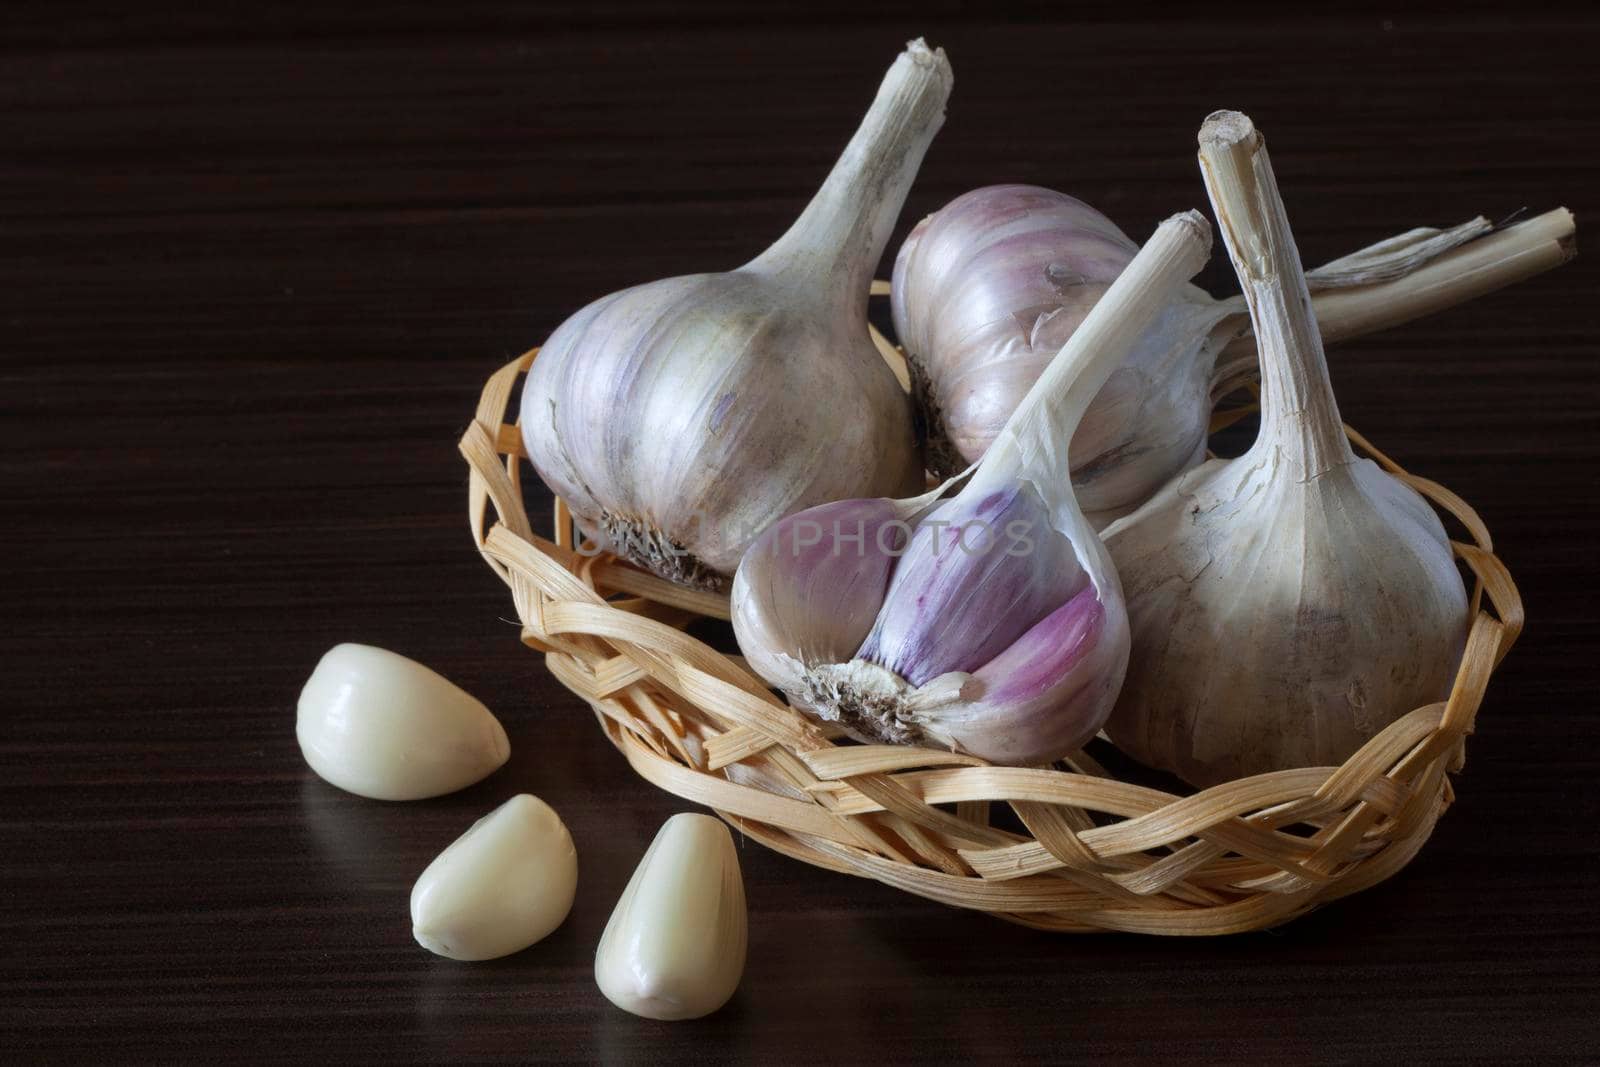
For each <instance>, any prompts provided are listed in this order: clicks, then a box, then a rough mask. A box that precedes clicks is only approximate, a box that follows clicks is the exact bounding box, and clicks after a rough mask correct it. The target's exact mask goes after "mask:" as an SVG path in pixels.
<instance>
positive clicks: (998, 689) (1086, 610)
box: [975, 586, 1106, 704]
mask: <svg viewBox="0 0 1600 1067" xmlns="http://www.w3.org/2000/svg"><path fill="white" fill-rule="evenodd" d="M1105 622H1106V611H1105V607H1104V606H1103V605H1102V604H1101V603H1100V598H1099V596H1097V595H1096V593H1095V590H1094V588H1093V587H1092V586H1085V587H1084V588H1083V589H1081V590H1079V591H1078V594H1077V595H1076V596H1074V597H1073V598H1072V599H1070V600H1068V601H1067V602H1066V603H1065V604H1063V605H1061V606H1060V607H1059V608H1057V609H1056V610H1055V611H1052V612H1051V613H1050V614H1049V615H1046V616H1045V617H1044V618H1043V619H1041V620H1039V622H1037V623H1035V624H1034V625H1033V626H1032V627H1030V628H1029V630H1028V632H1027V633H1025V634H1023V635H1022V636H1021V637H1019V638H1017V640H1016V641H1014V642H1012V644H1011V646H1010V647H1009V648H1007V649H1006V650H1005V651H1004V652H1002V653H1000V655H998V656H996V657H995V658H994V659H992V660H990V661H989V662H988V663H986V664H984V665H983V666H982V667H980V668H979V669H978V670H977V671H976V672H975V673H976V675H977V678H978V680H979V681H980V682H982V683H983V695H984V698H985V699H986V700H988V701H990V702H992V703H996V704H1013V703H1019V702H1022V701H1031V700H1037V699H1039V698H1040V697H1042V696H1045V695H1046V694H1047V693H1049V692H1050V690H1052V689H1053V688H1056V687H1058V686H1059V685H1060V684H1061V682H1062V681H1063V680H1064V679H1066V678H1068V677H1069V676H1070V675H1071V673H1072V671H1073V669H1074V668H1076V667H1077V666H1078V665H1079V664H1081V663H1083V662H1084V660H1085V659H1087V658H1088V657H1089V656H1090V655H1091V654H1092V653H1093V651H1094V649H1095V645H1096V643H1097V642H1098V641H1099V639H1100V635H1101V633H1102V632H1103V631H1104V629H1105ZM1081 681H1082V680H1081V679H1080V682H1081Z"/></svg>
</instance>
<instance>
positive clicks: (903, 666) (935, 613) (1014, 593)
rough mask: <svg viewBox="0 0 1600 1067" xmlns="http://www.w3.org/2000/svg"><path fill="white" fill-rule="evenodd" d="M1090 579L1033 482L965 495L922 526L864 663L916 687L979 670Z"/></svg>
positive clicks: (861, 653) (897, 573)
mask: <svg viewBox="0 0 1600 1067" xmlns="http://www.w3.org/2000/svg"><path fill="white" fill-rule="evenodd" d="M1087 583H1088V577H1087V575H1085V574H1084V573H1083V570H1082V568H1081V567H1080V565H1079V563H1078V559H1077V554H1076V553H1075V551H1074V550H1073V546H1072V543H1071V542H1070V541H1069V540H1068V539H1067V538H1066V537H1065V536H1063V535H1062V534H1061V533H1060V532H1059V531H1057V530H1056V529H1055V528H1054V527H1053V526H1052V525H1051V522H1050V512H1049V509H1048V508H1046V506H1045V504H1044V502H1043V501H1042V500H1041V499H1040V497H1039V494H1038V492H1037V491H1036V490H1035V489H1034V488H1033V486H1032V484H1031V483H1027V482H1024V483H1020V484H1018V485H1015V486H1011V487H1008V488H1006V489H1004V490H1000V491H995V492H990V493H987V494H985V495H982V496H981V497H980V496H979V495H978V494H976V493H963V494H962V495H960V496H957V497H956V498H955V499H953V500H948V501H946V502H944V503H943V504H941V505H939V507H937V508H936V509H935V510H934V511H933V512H932V513H930V514H929V515H928V516H927V517H926V518H924V519H923V520H922V521H921V522H920V523H919V524H918V526H917V529H916V532H915V533H914V534H913V535H912V538H911V543H910V545H909V546H908V547H907V549H906V551H905V554H904V556H902V557H901V558H900V559H899V560H898V562H897V563H896V565H895V568H894V575H893V577H892V578H891V579H890V582H889V591H888V594H887V595H886V596H885V597H884V600H883V606H882V608H881V609H879V611H878V616H877V620H876V622H875V623H874V624H873V627H872V632H871V633H870V634H868V636H867V638H866V640H865V641H863V642H862V644H861V647H860V649H859V650H858V651H857V653H856V658H858V659H862V660H866V661H868V662H872V663H877V664H879V665H881V666H883V667H887V668H888V669H889V670H891V671H894V672H895V673H896V674H898V675H900V677H902V678H904V679H905V680H906V681H908V682H910V683H911V684H912V685H915V686H920V685H923V684H925V683H926V682H928V681H929V680H931V679H933V678H936V677H938V676H939V675H941V674H947V673H949V672H951V671H966V672H969V673H970V672H973V671H976V670H978V669H979V668H980V667H982V666H983V665H984V664H986V663H988V662H989V661H990V660H992V659H994V658H995V657H996V656H998V655H1000V654H1001V653H1002V652H1004V651H1005V649H1006V648H1007V647H1009V646H1010V645H1011V644H1012V643H1013V642H1014V641H1016V640H1017V638H1019V637H1020V636H1022V635H1023V634H1024V633H1026V632H1027V631H1028V629H1029V628H1030V627H1032V626H1033V625H1035V624H1036V623H1038V622H1039V621H1040V620H1042V619H1044V618H1046V617H1047V616H1049V615H1050V614H1051V612H1053V611H1055V610H1056V609H1057V608H1058V607H1060V606H1061V605H1062V604H1063V603H1065V602H1067V601H1068V600H1069V599H1070V598H1071V597H1072V596H1073V595H1074V594H1075V593H1077V592H1078V591H1079V590H1080V589H1082V588H1083V587H1084V586H1085V585H1086V584H1087Z"/></svg>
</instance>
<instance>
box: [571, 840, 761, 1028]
mask: <svg viewBox="0 0 1600 1067" xmlns="http://www.w3.org/2000/svg"><path fill="white" fill-rule="evenodd" d="M747 938H748V931H747V926H746V916H745V903H744V883H743V881H742V880H741V878H740V875H739V856H738V852H737V851H736V850H735V849H734V845H733V836H732V835H731V834H729V833H728V828H727V827H726V826H724V825H723V824H722V822H721V821H719V820H717V819H714V818H712V817H711V816H709V815H692V814H684V815H674V816H673V817H672V818H670V819H668V820H667V821H666V823H665V824H663V825H662V827H661V830H660V832H659V833H657V834H656V839H655V840H654V841H653V842H651V844H650V848H649V851H647V852H646V853H645V854H644V859H642V860H640V861H639V868H638V870H636V871H634V872H633V879H632V880H631V881H629V882H628V888H626V889H624V890H623V891H622V899H621V900H619V901H617V907H616V910H615V911H613V912H612V913H611V921H610V922H608V923H607V924H606V929H605V933H604V934H602V935H601V936H600V947H599V948H598V949H596V950H595V954H594V980H595V982H596V983H597V984H598V985H599V986H600V992H602V993H604V994H605V995H606V999H607V1000H609V1001H611V1003H613V1004H615V1005H616V1006H617V1007H619V1008H621V1009H623V1010H624V1011H628V1012H632V1013H633V1014H634V1015H639V1016H643V1017H644V1018H646V1019H667V1020H672V1019H698V1018H700V1017H701V1016H702V1015H710V1014H711V1013H712V1012H714V1011H716V1010H717V1009H718V1008H720V1007H722V1006H723V1005H724V1004H726V1003H727V1002H728V998H729V997H731V996H733V991H734V990H735V989H737V988H738V985H739V979H740V978H741V977H742V976H743V974H744V958H745V945H746V941H747Z"/></svg>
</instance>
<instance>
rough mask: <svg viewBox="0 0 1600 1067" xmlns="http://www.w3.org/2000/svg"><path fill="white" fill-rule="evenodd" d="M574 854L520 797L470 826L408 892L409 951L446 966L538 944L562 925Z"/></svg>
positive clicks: (534, 803)
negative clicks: (413, 946) (446, 961)
mask: <svg viewBox="0 0 1600 1067" xmlns="http://www.w3.org/2000/svg"><path fill="white" fill-rule="evenodd" d="M577 888H578V853H577V851H576V850H575V849H574V848H573V847H572V835H571V834H569V833H568V832H567V827H566V824H565V823H563V822H562V821H561V816H559V815H557V814H556V813H555V811H554V809H552V808H551V807H550V805H548V804H546V803H545V802H544V801H542V800H540V799H539V798H538V797H535V796H530V795H529V794H527V793H521V794H519V795H517V796H514V797H512V798H511V799H510V800H508V801H506V802H505V803H504V804H502V805H500V806H499V807H498V808H496V809H494V810H493V811H491V812H490V813H489V814H487V815H485V816H484V817H483V818H481V819H479V820H478V821H477V822H475V823H473V824H472V826H471V828H470V829H468V830H467V832H466V833H464V834H462V835H461V836H460V837H458V838H456V839H455V841H453V842H451V844H450V846H449V847H448V848H446V849H445V850H444V851H443V852H441V853H439V855H438V856H437V857H436V858H435V859H434V861H433V862H432V863H430V864H428V869H427V870H425V871H423V872H422V877H420V878H418V879H417V884H416V885H415V886H414V887H413V888H412V890H411V931H412V935H413V936H414V937H416V939H417V944H419V945H421V946H422V947H423V948H425V949H427V950H428V951H429V952H432V953H435V954H436V955H440V956H448V957H449V958H450V959H453V960H492V959H496V958H498V957H500V956H509V955H510V954H511V953H513V952H521V951H522V950H523V949H525V948H527V947H528V946H529V945H531V944H533V943H534V942H536V941H540V940H543V939H544V937H545V936H546V935H548V934H549V933H550V932H551V931H552V930H554V929H555V928H556V927H558V926H560V925H561V923H562V921H563V920H565V919H566V917H567V913H568V912H569V911H571V910H572V898H573V895H574V894H575V893H576V892H577Z"/></svg>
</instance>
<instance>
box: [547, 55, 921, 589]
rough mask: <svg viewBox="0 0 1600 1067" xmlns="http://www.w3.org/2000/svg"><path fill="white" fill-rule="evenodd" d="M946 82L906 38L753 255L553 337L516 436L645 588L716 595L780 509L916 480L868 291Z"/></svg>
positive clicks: (649, 292) (641, 291) (907, 423)
mask: <svg viewBox="0 0 1600 1067" xmlns="http://www.w3.org/2000/svg"><path fill="white" fill-rule="evenodd" d="M950 86H951V73H950V65H949V63H948V62H947V61H946V60H945V57H944V52H943V51H939V50H930V49H929V48H928V47H927V46H926V45H925V44H923V42H922V41H921V40H917V41H913V42H911V44H910V45H909V46H908V47H907V49H906V51H905V52H904V53H902V54H901V55H900V57H899V58H898V59H897V60H896V61H895V63H894V65H893V66H892V67H890V69H889V73H888V75H887V76H886V77H885V78H884V80H883V84H882V86H881V87H880V88H879V90H878V95H877V98H876V99H875V100H874V102H873V104H872V107H871V109H870V110H869V111H868V112H867V115H866V118H865V119H864V121H863V122H862V124H861V127H860V128H859V129H858V130H857V131H856V134H855V136H854V137H853V138H852V139H851V141H850V143H849V144H848V145H847V146H846V147H845V150H844V153H843V155H841V156H840V158H839V161H838V163H837V164H836V165H835V166H834V168H833V171H832V172H831V173H830V174H829V175H828V177H827V180H826V181H825V182H824V183H823V185H822V187H821V189H820V190H819V191H818V192H817V194H816V196H815V197H814V198H813V199H812V201H811V203H810V204H809V205H808V206H807V207H806V209H805V211H804V212H803V213H802V214H801V215H800V217H799V219H798V220H796V221H795V223H794V225H793V226H791V227H790V229H789V231H788V232H787V233H785V234H784V235H783V236H782V237H780V238H779V239H778V241H777V243H775V244H774V245H773V246H772V247H771V248H769V249H768V250H767V251H766V252H764V253H762V254H761V255H760V256H757V257H756V258H755V259H753V260H751V261H750V262H749V263H747V264H745V265H744V266H743V267H740V268H738V269H737V270H733V271H729V272H727V273H723V274H697V275H690V276H685V277H679V278H669V279H666V280H663V281H657V282H652V283H649V284H646V285H640V286H636V287H634V288H632V289H625V290H623V291H621V292H619V293H613V294H612V295H610V296H607V297H603V298H601V299H600V300H597V301H595V302H594V303H592V304H590V305H589V306H588V307H586V308H584V309H583V310H581V311H579V312H578V313H577V314H575V315H573V316H572V317H571V318H569V319H568V320H567V321H566V322H564V323H562V324H561V326H560V327H559V328H557V329H556V331H555V333H553V334H551V336H550V339H549V340H548V341H547V342H546V343H545V346H544V349H543V351H542V352H541V353H540V355H539V358H538V359H537V360H536V361H535V362H534V364H533V366H532V368H531V369H530V370H529V372H528V378H527V383H526V385H525V386H524V389H523V394H522V411H521V415H522V418H521V425H522V435H523V441H524V443H525V445H526V447H527V451H528V455H529V456H530V458H531V459H532V461H533V465H534V467H535V469H536V470H537V471H538V472H539V475H540V477H541V478H543V479H544V481H545V484H547V485H548V486H549V487H550V488H551V489H552V490H553V491H554V492H555V493H557V494H558V495H560V496H561V497H563V498H565V500H566V501H567V503H568V504H569V505H571V507H572V511H573V513H574V515H575V516H576V517H577V520H578V523H579V525H580V526H581V527H582V528H583V530H584V532H585V533H587V534H588V535H589V536H590V537H592V538H595V539H596V540H597V541H599V542H600V543H601V544H603V545H604V546H605V547H607V548H609V549H611V550H612V551H614V552H616V553H617V554H618V555H620V556H622V557H624V558H626V559H628V560H630V561H632V562H634V563H636V564H638V565H640V566H643V567H646V568H648V569H650V570H652V571H654V572H655V573H657V574H659V575H661V576H662V577H665V578H668V579H671V580H673V581H677V582H680V583H683V584H686V585H691V586H698V587H702V588H713V589H716V588H723V587H725V585H726V580H727V575H730V574H732V572H733V570H734V568H735V567H736V566H737V565H738V562H739V557H740V556H741V555H742V554H743V552H744V549H745V547H746V546H747V545H748V544H749V543H750V541H751V540H753V539H754V538H755V536H756V535H757V534H759V533H760V532H761V531H762V530H763V529H765V528H766V527H767V526H768V525H770V524H771V523H772V522H774V521H775V520H777V519H779V518H781V517H782V516H784V515H787V514H789V513H791V512H794V511H798V510H800V509H802V508H806V507H810V506H812V505H814V504H820V503H823V502H824V501H828V500H835V499H839V498H842V497H851V496H860V495H863V494H873V493H898V492H906V491H911V490H912V489H914V488H915V487H916V486H918V485H920V484H921V480H922V467H921V463H920V457H919V455H918V450H917V445H916V434H915V429H914V424H913V419H912V412H911V405H910V402H909V400H908V398H907V397H906V395H905V393H904V391H903V390H901V388H900V386H899V383H898V382H897V381H896V380H895V377H894V373H893V372H892V371H891V370H890V369H889V367H888V365H887V364H886V363H885V362H884V360H883V358H882V356H881V355H880V354H879V352H878V349H877V348H876V347H875V346H874V344H873V342H872V340H871V337H870V335H869V333H868V328H867V314H866V306H867V290H868V287H869V284H870V282H871V280H872V274H873V272H874V271H875V270H876V268H877V265H878V260H879V258H880V257H881V256H882V254H883V250H884V248H885V246H886V245H887V244H888V241H889V234H890V231H891V229H892V228H893V226H894V221H895V217H896V216H897V215H898V214H899V211H900V206H901V204H902V203H903V202H904V200H905V195H906V192H907V190H908V189H909V187H910V185H911V180H912V178H913V177H914V175H915V174H916V171H917V167H918V165H919V164H920V163H921V161H922V156H923V153H924V152H925V151H926V150H927V147H928V144H929V142H931V141H932V139H933V135H934V134H935V133H936V132H937V131H938V129H939V126H940V125H941V124H942V123H943V121H944V105H945V100H946V98H947V97H948V96H949V92H950Z"/></svg>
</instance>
